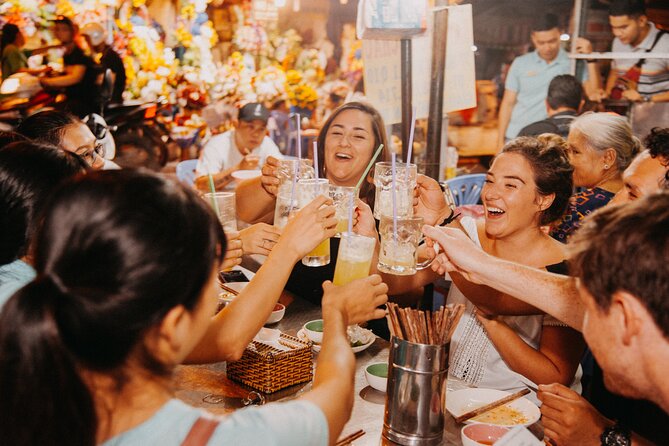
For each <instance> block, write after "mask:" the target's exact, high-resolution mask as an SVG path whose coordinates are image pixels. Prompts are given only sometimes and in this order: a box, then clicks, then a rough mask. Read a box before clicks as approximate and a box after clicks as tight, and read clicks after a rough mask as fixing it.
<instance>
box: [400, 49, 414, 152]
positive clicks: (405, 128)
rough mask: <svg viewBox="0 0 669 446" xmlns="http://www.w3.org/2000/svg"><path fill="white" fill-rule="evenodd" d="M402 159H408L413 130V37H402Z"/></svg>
mask: <svg viewBox="0 0 669 446" xmlns="http://www.w3.org/2000/svg"><path fill="white" fill-rule="evenodd" d="M401 42H402V56H401V59H402V61H401V63H402V160H406V158H407V154H408V151H409V133H410V132H411V106H412V97H411V96H412V90H411V82H412V81H411V69H412V67H411V39H402V41H401Z"/></svg>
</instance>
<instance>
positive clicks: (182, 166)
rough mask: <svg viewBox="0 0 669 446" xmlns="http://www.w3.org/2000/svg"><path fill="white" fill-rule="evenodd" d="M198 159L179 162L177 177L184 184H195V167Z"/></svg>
mask: <svg viewBox="0 0 669 446" xmlns="http://www.w3.org/2000/svg"><path fill="white" fill-rule="evenodd" d="M196 166H197V160H196V159H193V160H185V161H181V162H179V163H178V164H177V178H178V179H179V181H181V182H182V183H184V184H187V185H189V186H193V184H194V183H195V167H196Z"/></svg>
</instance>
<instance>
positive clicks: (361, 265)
mask: <svg viewBox="0 0 669 446" xmlns="http://www.w3.org/2000/svg"><path fill="white" fill-rule="evenodd" d="M371 265H372V259H371V258H370V259H369V260H368V261H363V262H351V261H349V260H340V259H337V266H336V267H335V273H334V279H333V280H332V283H334V284H335V285H346V284H347V283H349V282H353V281H354V280H357V279H364V278H365V277H367V276H369V267H370V266H371Z"/></svg>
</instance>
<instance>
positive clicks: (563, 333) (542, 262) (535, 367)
mask: <svg viewBox="0 0 669 446" xmlns="http://www.w3.org/2000/svg"><path fill="white" fill-rule="evenodd" d="M565 149H566V142H565V141H564V139H563V138H561V137H559V136H557V135H540V136H539V137H537V138H533V137H519V138H516V139H513V140H511V141H509V142H508V143H507V144H506V145H505V146H504V147H503V149H502V153H500V154H499V155H497V157H496V158H495V159H494V161H493V163H492V166H491V167H490V170H489V171H488V173H487V177H486V182H485V184H484V186H483V190H482V192H481V200H482V202H483V208H484V211H485V212H484V218H483V219H480V220H474V219H473V218H470V217H463V218H462V219H460V220H458V221H456V222H453V223H451V225H452V226H454V227H458V228H460V229H461V230H463V231H464V232H465V233H466V234H467V235H468V236H469V237H470V238H471V239H472V240H473V241H474V242H475V243H476V244H477V245H479V246H480V247H481V248H482V249H483V250H484V251H485V252H487V253H489V254H491V255H494V256H495V257H499V258H502V259H505V260H510V261H513V262H517V263H520V264H523V265H527V266H531V267H534V268H541V269H547V270H549V271H552V272H555V273H559V274H566V264H565V258H566V255H567V253H566V248H565V246H564V245H563V244H561V243H560V242H558V241H556V240H554V239H553V238H551V237H550V236H549V235H548V234H547V233H546V232H545V231H544V230H543V229H542V228H543V227H544V226H546V225H548V224H550V223H551V222H553V221H555V220H556V219H559V218H560V217H561V216H562V214H563V213H564V211H565V209H566V208H567V205H568V203H569V197H570V196H571V192H572V173H573V168H572V167H571V165H570V163H569V159H568V157H567V154H566V150H565ZM430 190H431V189H430ZM422 192H423V191H421V193H422ZM431 198H432V200H429V199H428V198H427V197H420V201H421V202H424V201H431V202H432V203H433V204H434V205H435V206H434V208H435V209H437V208H438V207H439V206H438V204H439V202H440V201H441V203H442V204H441V206H442V207H443V210H442V211H441V213H442V215H444V214H445V215H448V212H447V211H449V209H448V208H447V206H446V205H445V203H444V199H443V194H441V195H439V194H437V195H435V196H434V197H431ZM442 220H443V217H440V218H437V219H432V220H430V221H442ZM432 254H433V253H432ZM434 274H435V273H434V272H432V271H429V272H428V271H422V272H420V273H419V274H417V275H416V276H415V278H414V279H413V280H410V281H408V282H409V283H407V284H405V286H407V287H415V286H419V285H425V284H426V283H429V282H430V281H432V280H434V279H435V277H436V276H435V275H434ZM450 276H451V279H452V280H453V285H452V286H451V289H450V292H449V295H448V298H447V302H448V303H462V304H464V305H465V308H466V310H465V313H464V314H463V316H462V318H461V319H460V322H459V323H458V326H457V328H456V330H455V332H454V334H453V338H452V340H451V354H450V364H449V373H450V374H451V375H453V376H456V377H458V378H460V379H462V380H464V381H465V382H467V384H469V385H472V386H476V387H488V388H494V389H499V390H507V391H516V390H520V389H523V388H526V387H530V388H532V389H534V388H536V386H537V384H549V383H554V382H559V383H562V384H564V385H567V386H570V385H571V386H572V388H574V389H575V390H577V391H580V371H579V372H578V373H577V371H578V366H579V360H580V359H581V356H582V355H583V351H584V347H585V345H584V343H583V339H582V337H581V335H580V334H579V333H578V332H577V331H575V330H573V329H570V328H568V327H567V326H565V325H564V324H561V323H559V322H558V321H556V320H555V319H553V318H551V317H549V316H546V315H544V314H541V313H540V312H539V310H537V309H536V308H533V307H531V306H529V305H526V304H524V303H522V302H520V301H518V300H517V299H515V298H512V297H511V296H508V295H506V294H504V293H501V292H498V291H495V290H493V289H491V288H488V287H484V286H481V285H478V284H475V283H473V282H470V281H469V280H468V279H467V277H465V276H463V275H460V274H457V273H451V274H450ZM393 285H394V284H390V286H391V289H392V290H393V291H394V290H395V288H394V287H393ZM500 315H505V316H500ZM506 315H509V316H506ZM533 395H534V394H533Z"/></svg>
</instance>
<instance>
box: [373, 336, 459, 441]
mask: <svg viewBox="0 0 669 446" xmlns="http://www.w3.org/2000/svg"><path fill="white" fill-rule="evenodd" d="M449 345H450V344H449V343H446V344H442V345H429V344H417V343H414V342H410V341H406V340H404V339H400V338H398V337H396V336H393V337H392V339H391V340H390V358H389V369H388V390H387V399H386V409H385V416H384V420H383V436H384V437H385V438H387V439H388V440H390V441H393V442H395V443H398V444H402V445H412V446H414V445H415V446H418V445H421V446H423V445H437V444H440V443H441V441H442V437H443V434H444V406H445V402H446V377H447V375H448V353H449Z"/></svg>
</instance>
